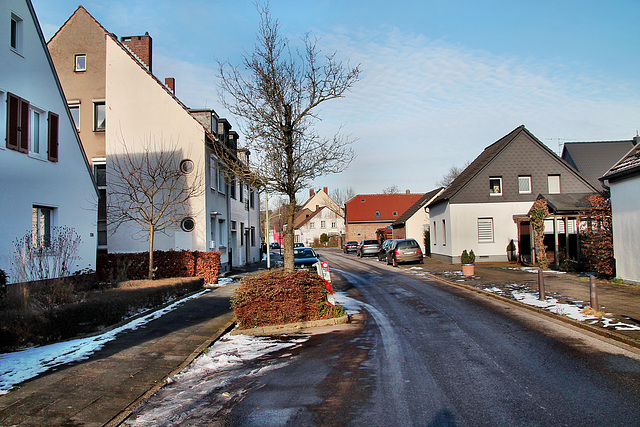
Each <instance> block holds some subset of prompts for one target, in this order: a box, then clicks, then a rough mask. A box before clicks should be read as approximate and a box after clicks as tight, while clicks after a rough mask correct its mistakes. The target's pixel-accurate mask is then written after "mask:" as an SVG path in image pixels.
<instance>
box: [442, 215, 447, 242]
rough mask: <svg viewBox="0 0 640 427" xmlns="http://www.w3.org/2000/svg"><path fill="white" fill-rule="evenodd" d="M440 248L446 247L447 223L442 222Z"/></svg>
mask: <svg viewBox="0 0 640 427" xmlns="http://www.w3.org/2000/svg"><path fill="white" fill-rule="evenodd" d="M442 246H447V223H446V222H445V221H444V219H443V220H442Z"/></svg>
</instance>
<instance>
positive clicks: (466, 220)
mask: <svg viewBox="0 0 640 427" xmlns="http://www.w3.org/2000/svg"><path fill="white" fill-rule="evenodd" d="M531 205H532V203H531V202H520V203H479V204H475V203H474V204H453V205H450V204H444V203H442V204H440V205H438V206H436V207H435V208H431V211H430V217H431V218H430V220H431V239H432V246H431V251H432V256H434V257H435V258H439V259H443V260H448V261H450V262H452V263H458V262H460V255H461V254H462V251H463V250H464V249H466V250H467V251H469V250H472V249H473V252H474V253H475V254H476V262H489V261H507V257H506V256H507V255H506V254H507V252H506V248H507V245H508V244H509V241H510V240H511V239H513V241H514V243H515V244H516V245H517V243H518V228H517V226H516V223H515V222H514V221H513V216H514V215H523V214H526V213H527V212H528V211H529V209H530V208H531ZM478 218H493V242H492V243H479V242H478ZM443 219H444V220H445V224H446V244H445V240H444V239H443V226H442V220H443ZM434 222H435V227H436V231H435V236H436V237H435V238H436V244H435V245H433V239H434Z"/></svg>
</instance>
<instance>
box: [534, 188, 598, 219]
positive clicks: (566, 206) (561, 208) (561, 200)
mask: <svg viewBox="0 0 640 427" xmlns="http://www.w3.org/2000/svg"><path fill="white" fill-rule="evenodd" d="M590 196H593V193H566V194H540V195H539V196H538V199H545V200H546V201H547V206H548V207H549V213H552V214H558V215H561V214H570V213H576V212H580V211H584V210H587V209H589V207H590V205H589V197H590Z"/></svg>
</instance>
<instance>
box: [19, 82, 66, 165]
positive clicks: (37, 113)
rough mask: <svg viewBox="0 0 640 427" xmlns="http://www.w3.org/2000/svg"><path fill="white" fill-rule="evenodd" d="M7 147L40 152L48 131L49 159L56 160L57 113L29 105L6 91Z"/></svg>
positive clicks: (23, 151)
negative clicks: (46, 111) (46, 113)
mask: <svg viewBox="0 0 640 427" xmlns="http://www.w3.org/2000/svg"><path fill="white" fill-rule="evenodd" d="M7 106H8V112H7V148H9V149H11V150H16V151H19V152H20V153H32V154H36V155H40V154H42V148H43V147H42V143H43V142H44V137H43V135H45V132H47V131H48V141H47V142H48V146H47V148H48V151H49V152H48V155H49V160H51V161H53V162H57V161H58V115H57V114H55V113H52V112H49V113H48V115H47V116H46V117H45V112H44V111H43V110H40V109H39V108H37V107H34V106H31V105H29V101H27V100H24V99H22V98H20V97H19V96H16V95H14V94H12V93H7Z"/></svg>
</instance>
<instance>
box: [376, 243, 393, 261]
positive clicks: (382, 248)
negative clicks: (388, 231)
mask: <svg viewBox="0 0 640 427" xmlns="http://www.w3.org/2000/svg"><path fill="white" fill-rule="evenodd" d="M396 240H397V239H387V240H385V241H384V242H382V246H380V251H379V252H378V261H386V259H387V251H388V250H389V248H390V247H391V245H392V244H393V242H395V241H396Z"/></svg>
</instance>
